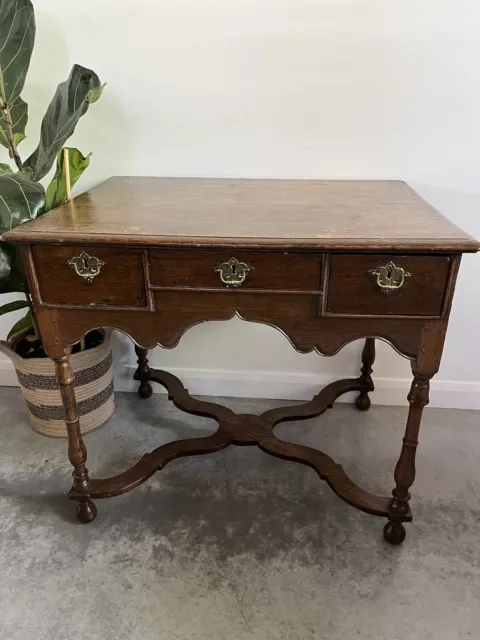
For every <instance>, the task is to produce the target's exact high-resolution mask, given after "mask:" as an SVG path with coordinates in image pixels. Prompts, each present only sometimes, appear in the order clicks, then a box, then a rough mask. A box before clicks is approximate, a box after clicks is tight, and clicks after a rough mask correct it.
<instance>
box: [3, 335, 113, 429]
mask: <svg viewBox="0 0 480 640" xmlns="http://www.w3.org/2000/svg"><path fill="white" fill-rule="evenodd" d="M0 351H1V352H2V353H5V354H6V355H8V356H9V358H11V359H12V361H13V364H14V366H15V369H16V371H17V377H18V381H19V382H20V387H21V389H22V393H23V396H24V398H25V400H26V401H27V405H28V408H29V411H30V423H31V425H32V427H33V428H34V429H35V431H38V432H39V433H41V434H43V435H44V436H53V437H54V438H66V437H67V428H66V426H65V422H64V416H65V414H64V410H63V406H62V400H61V396H60V391H59V388H58V384H57V380H56V378H55V365H54V364H53V362H52V361H51V360H50V359H49V358H22V357H20V356H19V355H18V354H17V353H15V351H13V350H12V348H11V343H7V342H0ZM70 362H71V364H72V368H73V371H74V373H75V397H76V399H77V407H78V413H79V416H80V428H81V431H82V433H86V432H87V431H91V430H92V429H95V428H96V427H99V426H100V425H101V424H103V423H104V422H105V421H106V420H108V418H110V416H111V415H112V413H113V411H114V408H115V402H114V395H113V361H112V347H111V344H110V332H108V331H106V332H105V339H104V341H103V342H102V344H101V345H99V346H98V347H94V348H92V349H88V350H86V351H81V352H79V353H74V354H72V355H71V356H70Z"/></svg>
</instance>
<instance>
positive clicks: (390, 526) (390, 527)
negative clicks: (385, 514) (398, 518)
mask: <svg viewBox="0 0 480 640" xmlns="http://www.w3.org/2000/svg"><path fill="white" fill-rule="evenodd" d="M405 536H406V531H405V527H404V526H403V524H402V523H401V522H391V521H390V520H389V521H388V522H387V524H386V525H385V526H384V528H383V537H384V538H385V540H386V541H387V542H389V543H390V544H395V545H398V544H402V542H403V541H404V540H405Z"/></svg>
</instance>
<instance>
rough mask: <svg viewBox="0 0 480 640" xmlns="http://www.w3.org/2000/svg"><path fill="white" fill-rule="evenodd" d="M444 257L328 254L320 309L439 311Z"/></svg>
mask: <svg viewBox="0 0 480 640" xmlns="http://www.w3.org/2000/svg"><path fill="white" fill-rule="evenodd" d="M450 262H451V260H450V257H448V256H409V255H403V256H402V255H372V254H371V255H353V254H352V255H346V254H339V255H332V256H331V258H330V265H329V273H328V292H327V296H326V304H325V313H326V314H329V315H370V316H391V315H399V316H427V317H430V316H431V317H439V316H441V315H442V307H443V299H444V295H445V288H446V285H447V280H448V274H449V270H450Z"/></svg>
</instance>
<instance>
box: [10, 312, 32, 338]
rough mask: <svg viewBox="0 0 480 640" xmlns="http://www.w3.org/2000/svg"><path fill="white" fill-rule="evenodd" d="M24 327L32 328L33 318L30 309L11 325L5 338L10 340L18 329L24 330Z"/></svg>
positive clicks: (18, 331)
mask: <svg viewBox="0 0 480 640" xmlns="http://www.w3.org/2000/svg"><path fill="white" fill-rule="evenodd" d="M26 329H33V318H32V314H31V312H30V311H27V315H26V316H24V317H23V318H21V319H20V320H19V321H18V322H16V323H15V324H14V325H13V327H12V328H11V329H10V331H9V332H8V336H7V340H10V338H11V337H12V336H14V335H15V334H16V333H20V331H25V330H26Z"/></svg>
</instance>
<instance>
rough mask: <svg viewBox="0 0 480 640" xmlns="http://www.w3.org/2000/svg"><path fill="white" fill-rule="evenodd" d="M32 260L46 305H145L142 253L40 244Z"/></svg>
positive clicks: (132, 250)
mask: <svg viewBox="0 0 480 640" xmlns="http://www.w3.org/2000/svg"><path fill="white" fill-rule="evenodd" d="M33 258H34V262H35V269H36V273H37V278H38V283H39V287H40V296H41V298H42V301H43V302H44V303H47V304H48V303H51V304H56V303H58V304H72V305H104V306H121V307H145V306H146V294H145V278H144V269H143V260H142V251H140V250H135V249H113V248H112V249H110V248H106V247H64V246H56V245H55V246H49V245H38V246H34V247H33Z"/></svg>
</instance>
